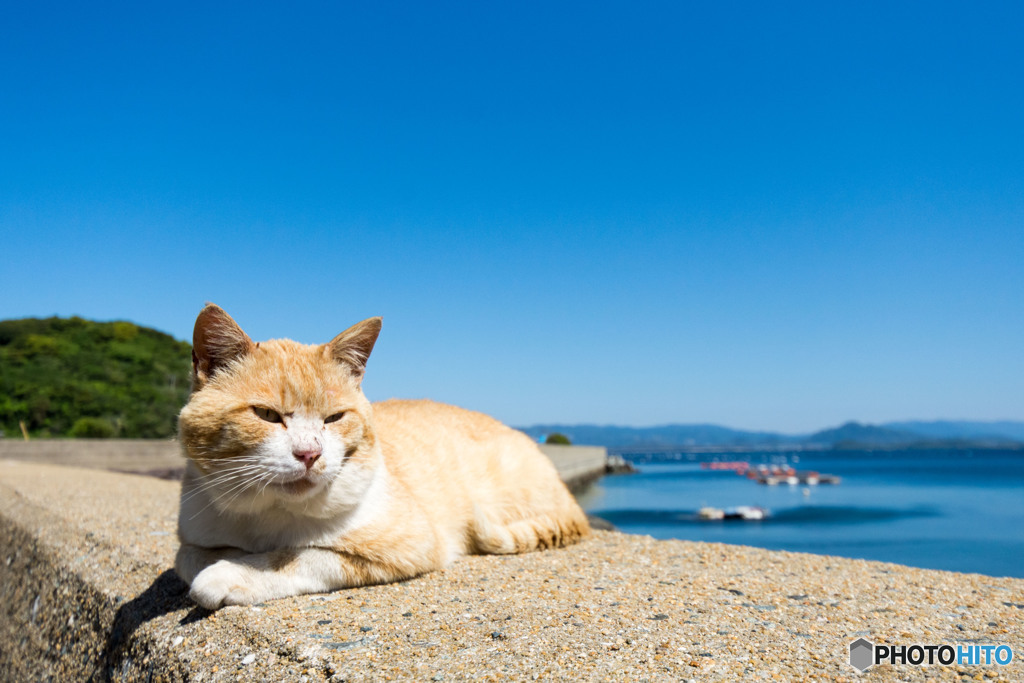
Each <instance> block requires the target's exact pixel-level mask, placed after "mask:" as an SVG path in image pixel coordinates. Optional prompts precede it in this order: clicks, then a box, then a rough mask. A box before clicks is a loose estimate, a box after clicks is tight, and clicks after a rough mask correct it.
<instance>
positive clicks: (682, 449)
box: [608, 440, 1024, 456]
mask: <svg viewBox="0 0 1024 683" xmlns="http://www.w3.org/2000/svg"><path fill="white" fill-rule="evenodd" d="M846 451H850V452H852V451H882V452H891V451H1021V452H1024V443H1017V442H1006V443H993V442H988V441H961V440H956V441H918V442H913V443H905V444H904V443H885V444H872V443H860V442H856V441H849V442H841V443H837V444H835V445H819V444H753V445H746V444H744V445H731V446H726V445H716V446H661V445H648V446H619V447H615V446H609V447H608V453H609V454H615V455H623V456H626V455H643V454H653V453H684V454H691V455H701V454H714V453H780V454H781V453H836V452H846Z"/></svg>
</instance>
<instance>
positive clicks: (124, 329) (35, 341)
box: [0, 318, 191, 438]
mask: <svg viewBox="0 0 1024 683" xmlns="http://www.w3.org/2000/svg"><path fill="white" fill-rule="evenodd" d="M190 363H191V347H190V346H189V344H187V343H186V342H183V341H178V340H176V339H174V338H173V337H171V336H170V335H167V334H164V333H162V332H157V331H156V330H152V329H148V328H145V327H139V326H138V325H135V324H133V323H129V322H111V323H99V322H92V321H89V320H83V319H82V318H46V319H35V318H28V319H25V320H3V321H0V429H3V431H4V433H5V434H6V436H7V437H18V438H20V435H21V430H20V428H19V426H18V422H19V421H23V422H24V423H25V425H26V427H27V428H28V430H29V433H30V434H31V435H32V436H39V437H61V436H80V437H82V436H84V437H103V436H113V437H124V438H159V437H169V436H172V435H174V433H175V431H176V428H177V426H176V420H177V415H178V411H179V410H180V409H181V406H182V405H183V404H184V402H185V400H186V398H187V397H188V390H189V369H190Z"/></svg>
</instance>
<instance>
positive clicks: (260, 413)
mask: <svg viewBox="0 0 1024 683" xmlns="http://www.w3.org/2000/svg"><path fill="white" fill-rule="evenodd" d="M252 412H254V413H256V417H258V418H260V419H261V420H263V421H264V422H273V423H275V424H276V423H279V422H284V420H282V419H281V414H280V413H278V412H277V411H276V410H271V409H270V408H261V407H260V406H253V407H252Z"/></svg>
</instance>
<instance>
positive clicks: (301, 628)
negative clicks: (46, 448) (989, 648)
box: [0, 460, 1024, 681]
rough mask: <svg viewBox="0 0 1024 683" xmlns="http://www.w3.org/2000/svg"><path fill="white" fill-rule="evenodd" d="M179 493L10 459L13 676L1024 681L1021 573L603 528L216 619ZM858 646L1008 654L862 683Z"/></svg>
mask: <svg viewBox="0 0 1024 683" xmlns="http://www.w3.org/2000/svg"><path fill="white" fill-rule="evenodd" d="M177 496H178V486H177V484H175V483H173V482H166V481H160V480H158V479H154V478H151V477H140V476H135V475H125V474H117V473H111V472H103V471H100V470H96V469H80V468H74V467H58V466H51V465H40V464H32V463H25V462H17V461H13V460H7V461H0V671H2V672H3V678H4V680H11V681H36V680H55V681H58V680H59V681H64V680H119V681H134V680H147V681H149V680H155V681H160V680H197V681H222V680H223V681H235V680H246V681H280V680H310V681H315V680H338V681H340V680H388V679H392V680H427V681H451V680H478V679H483V680H501V679H506V680H527V679H553V680H566V679H569V680H579V679H584V680H652V681H653V680H688V679H695V680H722V681H733V680H741V679H742V680H806V679H822V680H879V681H883V680H885V681H887V680H896V679H899V680H962V679H964V678H979V679H986V680H1024V666H1022V664H1021V657H1022V656H1024V655H1022V653H1024V628H1022V622H1024V620H1022V615H1024V580H1019V579H1007V578H993V577H988V576H981V575H967V574H954V573H949V572H938V571H928V570H920V569H912V568H909V567H902V566H898V565H892V564H883V563H878V562H865V561H858V560H845V559H840V558H834V557H824V556H816V555H805V554H797V553H785V552H771V551H766V550H759V549H754V548H746V547H741V546H727V545H720V544H707V543H691V542H684V541H655V540H653V539H651V538H649V537H641V536H630V535H626V534H618V533H609V532H597V533H595V535H594V537H593V538H590V539H588V540H586V541H584V542H583V543H580V544H578V545H576V546H573V547H570V548H566V549H562V550H554V551H545V552H538V553H530V554H526V555H515V556H479V557H467V558H462V559H460V560H459V561H457V562H456V563H455V564H453V565H452V566H451V567H449V568H447V569H446V570H444V571H440V572H435V573H433V574H429V575H426V576H423V577H419V578H416V579H413V580H410V581H406V582H404V583H399V584H390V585H385V586H373V587H364V588H357V589H349V590H343V591H338V592H335V593H331V594H326V595H305V596H299V597H295V598H288V599H284V600H275V601H271V602H268V603H266V604H261V605H255V606H249V607H230V608H226V609H223V610H220V611H218V612H216V613H209V612H207V611H205V610H202V609H200V608H198V607H196V606H195V605H193V604H192V603H191V602H190V601H189V600H188V597H187V590H186V587H185V585H184V584H183V583H182V582H181V581H179V580H178V579H177V578H176V577H175V576H174V574H173V572H172V571H171V566H172V562H173V556H174V552H175V549H176V546H177V542H176V538H175V535H174V531H175V525H176V518H177ZM857 638H865V639H867V640H869V641H872V642H874V643H887V644H902V645H910V644H915V643H918V644H930V643H935V644H938V643H966V644H974V645H978V644H980V645H989V644H991V645H997V644H1006V645H1008V646H1009V647H1012V648H1013V651H1014V653H1015V656H1014V660H1013V662H1012V663H1011V664H1010V665H1009V666H1005V667H998V666H995V665H992V666H979V665H953V666H948V667H943V666H938V665H935V666H931V667H916V666H910V665H900V664H897V665H890V664H886V665H882V666H876V667H874V668H872V669H871V670H870V671H869V672H868V673H867V674H866V675H863V676H862V675H860V674H858V673H857V672H856V671H855V670H854V669H853V668H852V667H851V666H850V665H849V653H848V648H849V644H850V643H851V642H852V641H854V640H855V639H857ZM986 677H987V678H986Z"/></svg>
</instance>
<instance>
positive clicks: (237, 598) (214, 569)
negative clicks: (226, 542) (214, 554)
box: [188, 560, 267, 609]
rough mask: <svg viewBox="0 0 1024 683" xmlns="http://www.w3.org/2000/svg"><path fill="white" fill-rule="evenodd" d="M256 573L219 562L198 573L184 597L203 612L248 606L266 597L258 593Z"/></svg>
mask: <svg viewBox="0 0 1024 683" xmlns="http://www.w3.org/2000/svg"><path fill="white" fill-rule="evenodd" d="M261 583H262V582H261V581H260V576H259V572H258V571H256V570H254V569H253V568H252V567H247V566H246V565H244V564H238V563H236V562H232V561H231V560H220V561H219V562H215V563H214V564H211V565H210V566H209V567H207V568H206V569H204V570H203V571H201V572H199V574H197V575H196V578H195V579H194V580H193V581H192V589H191V590H190V591H189V593H188V596H189V597H190V598H192V599H193V600H195V601H196V602H197V603H198V604H199V605H201V606H203V607H205V608H206V609H218V608H220V607H224V606H226V605H251V604H253V603H255V602H261V601H263V600H265V599H266V597H267V596H264V595H262V592H263V591H261V590H260V584H261Z"/></svg>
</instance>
